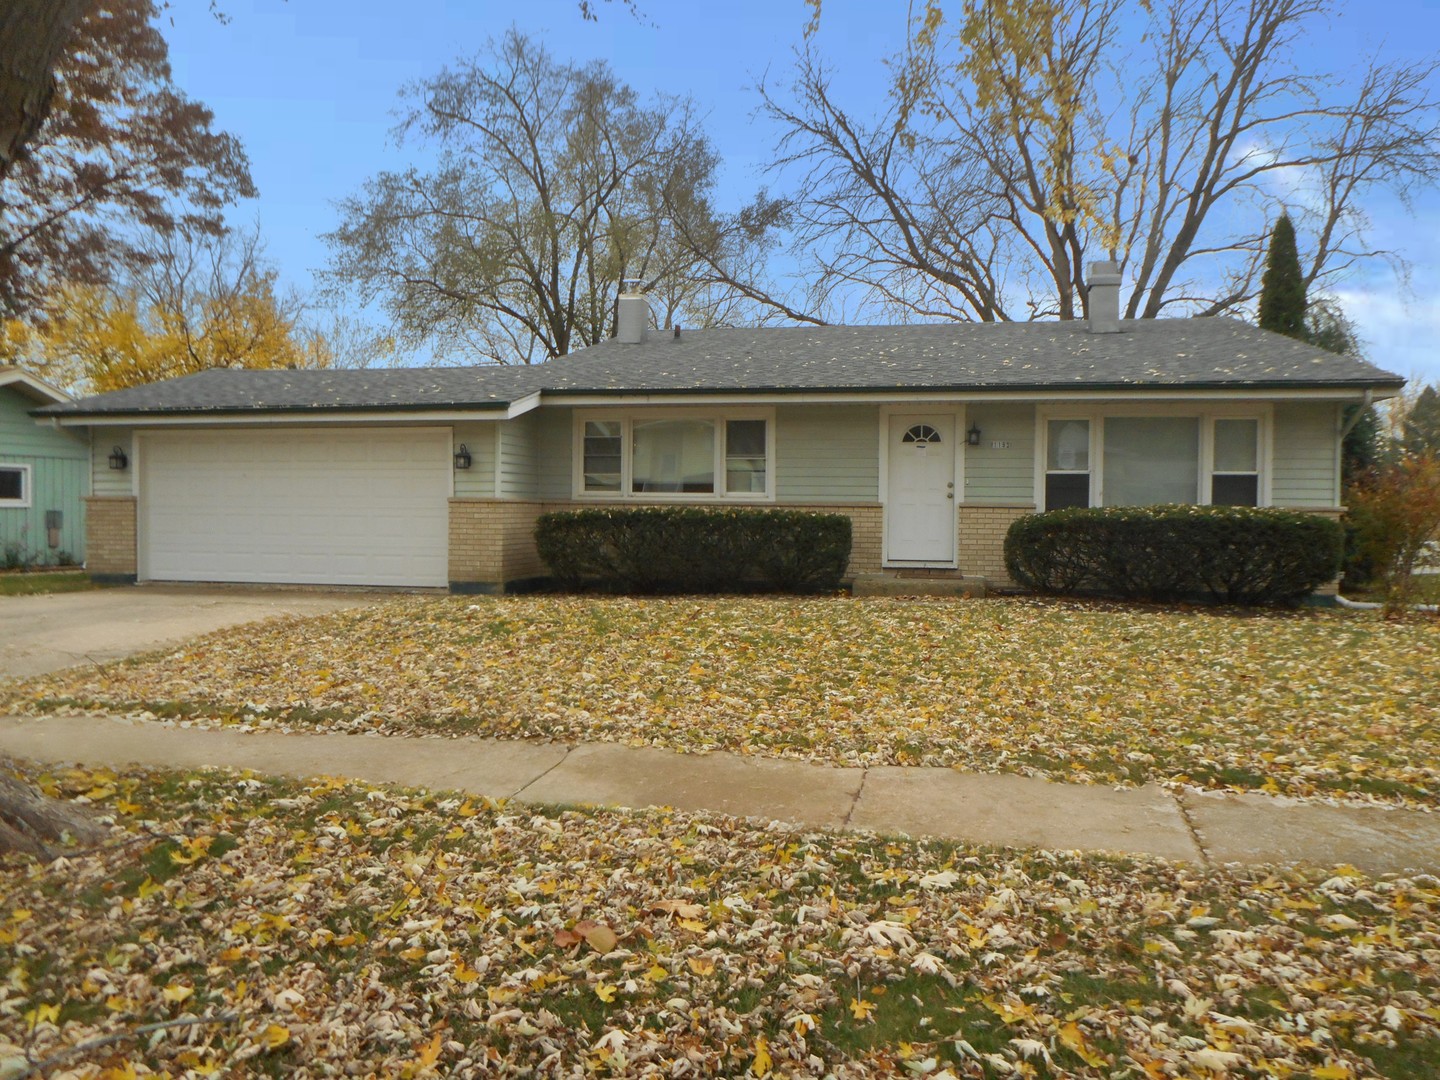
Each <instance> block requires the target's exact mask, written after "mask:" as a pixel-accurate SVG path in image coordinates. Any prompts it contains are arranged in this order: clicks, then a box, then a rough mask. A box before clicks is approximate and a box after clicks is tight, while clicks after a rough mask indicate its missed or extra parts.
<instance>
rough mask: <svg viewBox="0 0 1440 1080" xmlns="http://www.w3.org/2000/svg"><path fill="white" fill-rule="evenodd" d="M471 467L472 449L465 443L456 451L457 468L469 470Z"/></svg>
mask: <svg viewBox="0 0 1440 1080" xmlns="http://www.w3.org/2000/svg"><path fill="white" fill-rule="evenodd" d="M469 467H470V448H469V447H468V446H466V445H465V444H464V443H463V442H462V443H461V444H460V449H459V450H456V451H455V468H457V469H468V468H469Z"/></svg>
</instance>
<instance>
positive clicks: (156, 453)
mask: <svg viewBox="0 0 1440 1080" xmlns="http://www.w3.org/2000/svg"><path fill="white" fill-rule="evenodd" d="M141 473H142V476H141V485H140V504H141V518H140V525H141V536H140V544H141V551H142V560H141V561H142V573H143V574H144V576H146V577H147V578H150V579H153V580H162V581H253V582H274V583H296V584H302V583H316V584H354V585H431V586H435V585H444V584H445V583H446V581H447V578H448V567H447V530H448V513H449V511H448V501H447V500H448V498H449V494H450V438H449V433H448V432H443V431H425V432H416V431H409V432H396V431H385V430H375V429H365V430H351V431H346V432H334V431H324V432H316V431H309V432H254V431H251V432H239V431H232V432H219V433H192V434H189V435H182V434H174V435H172V434H168V433H167V434H157V435H151V436H147V437H146V438H145V441H144V443H143V446H142V453H141Z"/></svg>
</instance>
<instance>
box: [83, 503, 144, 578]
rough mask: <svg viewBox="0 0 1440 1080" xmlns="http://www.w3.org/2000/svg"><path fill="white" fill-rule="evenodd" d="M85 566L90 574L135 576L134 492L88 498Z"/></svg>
mask: <svg viewBox="0 0 1440 1080" xmlns="http://www.w3.org/2000/svg"><path fill="white" fill-rule="evenodd" d="M85 569H86V570H88V571H89V572H90V576H91V577H101V578H116V577H121V578H130V579H132V580H133V579H134V577H135V572H136V559H135V498H134V496H101V495H91V496H88V497H87V498H86V499H85Z"/></svg>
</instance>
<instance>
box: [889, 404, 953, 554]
mask: <svg viewBox="0 0 1440 1080" xmlns="http://www.w3.org/2000/svg"><path fill="white" fill-rule="evenodd" d="M889 439H890V444H889V475H888V476H887V477H886V489H885V491H886V494H885V558H886V561H887V562H892V563H938V564H943V565H947V566H949V565H953V564H954V562H955V417H954V416H946V415H944V414H937V415H934V416H892V417H890V434H889Z"/></svg>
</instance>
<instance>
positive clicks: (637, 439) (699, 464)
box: [630, 420, 715, 495]
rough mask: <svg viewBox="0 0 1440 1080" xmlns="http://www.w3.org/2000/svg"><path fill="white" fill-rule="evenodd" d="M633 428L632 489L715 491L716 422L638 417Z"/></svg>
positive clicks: (644, 491)
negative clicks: (642, 418) (644, 418)
mask: <svg viewBox="0 0 1440 1080" xmlns="http://www.w3.org/2000/svg"><path fill="white" fill-rule="evenodd" d="M633 430H634V436H633V438H634V444H633V445H634V451H633V455H632V458H631V461H632V462H633V464H632V467H631V468H632V472H631V481H630V490H631V491H633V492H635V493H636V494H646V493H651V492H661V493H674V492H685V493H690V494H696V495H711V494H714V492H715V423H714V421H711V420H636V421H634V424H633Z"/></svg>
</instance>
